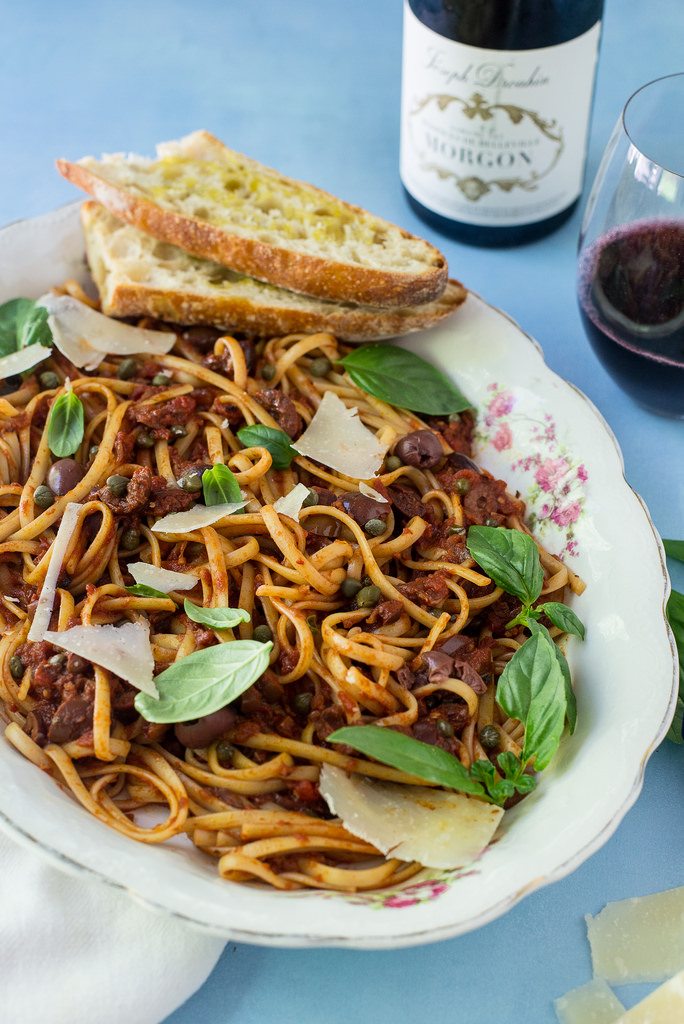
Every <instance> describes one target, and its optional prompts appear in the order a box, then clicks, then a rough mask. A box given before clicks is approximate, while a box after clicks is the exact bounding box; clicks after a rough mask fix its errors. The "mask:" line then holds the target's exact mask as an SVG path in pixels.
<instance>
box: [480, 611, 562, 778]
mask: <svg viewBox="0 0 684 1024" xmlns="http://www.w3.org/2000/svg"><path fill="white" fill-rule="evenodd" d="M554 648H555V644H554V643H553V642H552V641H551V640H550V639H549V638H548V634H546V635H545V634H544V633H543V632H541V631H539V632H535V633H533V635H532V636H531V637H530V638H529V639H528V640H526V641H525V643H524V644H523V645H522V647H520V648H519V649H518V650H517V651H516V652H515V654H514V655H513V657H512V658H511V660H510V661H509V662H508V664H507V665H506V667H505V669H504V670H503V672H502V673H501V676H500V678H499V683H498V686H497V690H496V699H497V702H498V704H499V705H500V706H501V707H502V708H503V710H504V711H505V713H506V714H507V715H509V717H511V718H517V719H519V720H520V721H521V722H522V723H523V725H524V726H525V740H524V746H523V761H524V762H525V763H527V762H528V761H529V760H531V759H532V758H534V766H535V768H536V769H537V770H538V771H543V769H544V768H546V766H547V765H548V764H549V762H550V761H551V758H552V757H553V755H554V754H555V752H556V750H557V749H558V745H559V743H560V738H561V735H562V733H563V727H564V725H565V714H566V709H567V702H566V699H565V681H564V679H563V672H562V671H561V668H560V665H559V663H558V659H557V658H556V652H555V650H554Z"/></svg>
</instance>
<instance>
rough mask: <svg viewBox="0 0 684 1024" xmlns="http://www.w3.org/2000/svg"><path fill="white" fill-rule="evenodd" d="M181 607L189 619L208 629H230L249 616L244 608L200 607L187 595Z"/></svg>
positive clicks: (246, 620) (247, 620)
mask: <svg viewBox="0 0 684 1024" xmlns="http://www.w3.org/2000/svg"><path fill="white" fill-rule="evenodd" d="M183 608H184V610H185V614H186V615H187V617H188V618H189V619H192V621H193V622H199V623H200V624H201V625H202V626H209V628H210V629H232V628H233V626H237V625H238V623H240V622H249V620H250V617H251V616H250V614H249V612H246V611H245V610H244V608H202V607H200V605H198V604H195V603H194V601H190V600H189V598H187V597H186V598H185V601H183Z"/></svg>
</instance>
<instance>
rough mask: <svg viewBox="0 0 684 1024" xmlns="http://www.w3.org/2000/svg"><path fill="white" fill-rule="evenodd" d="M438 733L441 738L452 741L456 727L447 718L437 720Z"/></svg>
mask: <svg viewBox="0 0 684 1024" xmlns="http://www.w3.org/2000/svg"><path fill="white" fill-rule="evenodd" d="M437 732H438V733H439V734H440V736H444V737H445V738H446V739H450V738H451V737H452V736H453V735H454V727H453V725H452V724H451V722H449V721H447V719H446V718H438V719H437Z"/></svg>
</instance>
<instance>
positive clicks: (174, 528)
mask: <svg viewBox="0 0 684 1024" xmlns="http://www.w3.org/2000/svg"><path fill="white" fill-rule="evenodd" d="M243 497H244V495H243ZM245 502H246V498H245V501H228V502H225V503H223V504H221V505H193V507H192V508H189V509H188V511H187V512H172V513H171V514H170V515H168V516H163V517H162V518H161V519H158V520H157V522H156V523H155V524H154V526H153V527H152V529H153V530H154V532H155V533H191V532H192V531H193V530H201V529H202V527H203V526H213V524H214V523H217V522H218V521H219V519H225V517H226V516H230V515H232V514H233V512H237V511H238V510H239V509H241V508H244V506H245Z"/></svg>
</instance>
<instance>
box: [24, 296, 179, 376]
mask: <svg viewBox="0 0 684 1024" xmlns="http://www.w3.org/2000/svg"><path fill="white" fill-rule="evenodd" d="M38 305H40V306H44V307H45V309H47V311H48V313H49V314H50V315H49V317H48V326H49V327H50V330H51V331H52V337H53V339H54V342H55V345H56V346H57V348H58V349H59V350H60V352H62V353H63V354H64V355H65V356H67V358H68V359H70V360H71V362H72V363H73V364H74V365H75V366H78V367H83V368H85V369H87V370H93V369H95V367H97V366H98V365H99V364H100V363H101V362H102V360H103V359H104V357H105V356H106V355H116V356H133V355H138V354H144V355H163V354H164V353H166V352H170V351H171V349H172V348H173V346H174V344H175V342H176V335H175V334H173V333H172V332H170V331H149V330H147V329H145V328H142V327H133V326H132V325H131V324H125V323H122V322H121V321H120V320H113V319H112V318H111V317H108V316H105V315H104V314H103V313H98V312H97V310H96V309H91V307H90V306H87V305H86V304H85V303H84V302H79V301H78V299H74V298H72V296H71V295H52V294H51V293H49V294H47V295H43V296H42V297H41V298H40V299H38Z"/></svg>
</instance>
